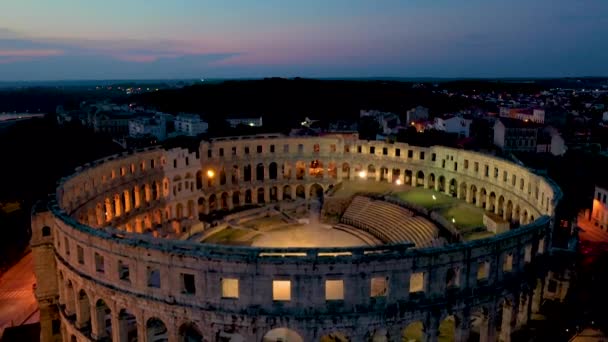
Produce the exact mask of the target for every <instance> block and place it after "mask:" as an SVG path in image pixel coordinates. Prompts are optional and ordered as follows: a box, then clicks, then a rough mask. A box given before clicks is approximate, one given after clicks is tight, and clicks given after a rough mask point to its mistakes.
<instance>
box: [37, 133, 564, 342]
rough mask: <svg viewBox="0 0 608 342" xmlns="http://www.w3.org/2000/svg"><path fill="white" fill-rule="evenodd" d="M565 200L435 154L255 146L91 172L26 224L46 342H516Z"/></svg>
mask: <svg viewBox="0 0 608 342" xmlns="http://www.w3.org/2000/svg"><path fill="white" fill-rule="evenodd" d="M560 197H561V192H560V190H559V188H558V187H557V186H555V185H554V183H552V182H551V181H550V180H548V179H545V178H543V177H542V176H539V175H536V174H534V173H532V172H531V171H530V170H528V169H526V168H524V167H522V166H519V165H517V164H515V163H512V162H509V161H506V160H503V159H499V158H496V157H492V156H488V155H484V154H481V153H476V152H471V151H465V150H459V149H452V148H446V147H440V146H434V147H424V148H422V147H416V146H410V145H407V144H401V143H394V144H390V143H384V142H377V141H361V140H357V139H356V138H352V137H348V136H340V135H335V136H325V137H314V138H301V137H300V138H297V137H285V136H281V135H260V136H243V137H228V138H218V139H214V140H211V141H202V142H201V143H200V147H199V148H198V150H196V151H189V150H187V149H184V148H173V149H163V148H150V149H145V150H140V151H135V152H130V153H123V154H120V155H114V156H110V157H107V158H105V159H102V160H98V161H95V162H93V163H90V164H87V165H84V166H82V167H80V168H78V169H77V170H76V172H75V173H74V174H72V175H71V176H69V177H66V178H63V179H61V180H60V181H59V183H58V187H57V191H56V193H55V194H53V195H52V196H50V197H49V199H48V200H47V201H45V202H44V203H40V204H38V205H37V206H36V207H35V208H34V209H33V213H32V229H33V232H32V235H33V237H32V247H33V252H34V259H35V265H36V266H35V267H36V268H35V272H36V277H37V288H36V296H37V298H38V300H39V303H40V312H41V339H42V340H43V341H59V340H62V341H69V342H72V341H90V340H94V341H100V340H113V341H136V340H137V341H150V342H152V341H265V342H270V341H283V342H285V341H510V340H511V338H512V335H513V334H514V333H517V331H520V330H521V328H522V327H524V326H525V325H526V324H527V323H528V321H529V319H530V318H531V317H532V315H534V314H535V313H536V312H538V310H539V305H540V303H541V300H542V299H543V298H544V297H545V296H547V295H549V294H550V292H552V291H555V290H554V289H547V281H546V280H547V267H546V264H547V258H548V254H549V251H550V249H551V235H552V229H553V220H554V211H555V207H556V205H557V203H558V202H559V200H560Z"/></svg>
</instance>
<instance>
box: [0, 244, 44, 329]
mask: <svg viewBox="0 0 608 342" xmlns="http://www.w3.org/2000/svg"><path fill="white" fill-rule="evenodd" d="M35 282H36V279H35V277H34V262H33V258H32V253H28V254H27V255H25V256H24V257H23V258H22V259H21V260H20V261H19V262H18V263H17V264H15V265H14V266H13V267H11V268H10V269H9V270H7V271H6V273H4V274H2V275H1V276H0V336H2V333H3V332H4V329H5V328H7V327H10V326H11V325H20V324H23V323H34V322H37V321H38V320H39V313H38V302H37V301H36V297H35V296H34V291H33V287H32V285H33V284H34V283H35Z"/></svg>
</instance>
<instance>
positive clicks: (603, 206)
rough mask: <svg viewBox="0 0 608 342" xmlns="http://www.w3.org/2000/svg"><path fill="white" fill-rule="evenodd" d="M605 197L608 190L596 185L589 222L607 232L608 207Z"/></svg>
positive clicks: (607, 195)
mask: <svg viewBox="0 0 608 342" xmlns="http://www.w3.org/2000/svg"><path fill="white" fill-rule="evenodd" d="M606 197H608V188H606V187H604V186H600V185H596V186H595V195H594V196H593V208H592V211H591V222H593V224H595V225H596V226H598V227H599V228H601V229H602V230H608V205H607V203H606Z"/></svg>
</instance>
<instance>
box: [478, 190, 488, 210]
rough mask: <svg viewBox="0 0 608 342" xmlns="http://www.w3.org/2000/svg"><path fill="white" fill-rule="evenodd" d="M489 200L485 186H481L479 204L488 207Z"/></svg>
mask: <svg viewBox="0 0 608 342" xmlns="http://www.w3.org/2000/svg"><path fill="white" fill-rule="evenodd" d="M487 202H488V194H487V192H486V189H485V188H481V189H480V190H479V204H481V207H482V208H485V207H486V203H487Z"/></svg>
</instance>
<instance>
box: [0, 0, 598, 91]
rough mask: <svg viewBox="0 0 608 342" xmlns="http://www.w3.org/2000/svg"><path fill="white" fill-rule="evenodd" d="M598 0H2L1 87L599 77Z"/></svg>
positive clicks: (0, 38)
mask: <svg viewBox="0 0 608 342" xmlns="http://www.w3.org/2000/svg"><path fill="white" fill-rule="evenodd" d="M607 13H608V1H607V0H576V1H573V0H509V1H503V0H501V1H496V0H395V1H393V0H377V1H373V0H306V1H301V0H299V1H291V0H263V1H261V0H251V1H249V0H240V1H237V0H171V1H167V0H145V1H144V0H120V1H119V0H104V1H88V0H86V1H85V0H2V5H1V6H0V81H14V80H65V79H69V80H73V79H134V78H136V79H151V78H153V79H155V78H199V77H205V78H216V77H268V76H284V77H293V76H303V77H379V76H393V77H531V76H540V77H553V76H585V75H591V76H608V16H607V15H606V14H607Z"/></svg>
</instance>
